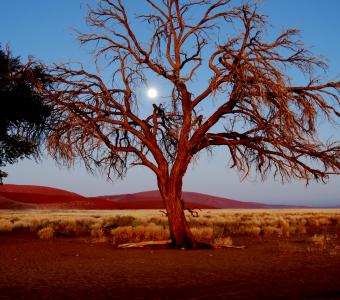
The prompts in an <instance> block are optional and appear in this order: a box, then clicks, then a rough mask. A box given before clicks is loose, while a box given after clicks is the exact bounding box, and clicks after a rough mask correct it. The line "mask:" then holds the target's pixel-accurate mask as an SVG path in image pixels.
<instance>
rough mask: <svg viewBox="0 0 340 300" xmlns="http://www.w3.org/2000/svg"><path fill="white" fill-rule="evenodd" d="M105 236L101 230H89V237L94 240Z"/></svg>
mask: <svg viewBox="0 0 340 300" xmlns="http://www.w3.org/2000/svg"><path fill="white" fill-rule="evenodd" d="M104 235H105V232H104V230H103V228H93V229H92V230H91V236H92V237H94V238H102V237H103V236H104Z"/></svg>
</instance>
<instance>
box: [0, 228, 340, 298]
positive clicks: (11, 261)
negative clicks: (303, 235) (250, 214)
mask: <svg viewBox="0 0 340 300" xmlns="http://www.w3.org/2000/svg"><path fill="white" fill-rule="evenodd" d="M235 244H243V245H245V246H246V248H245V249H244V250H239V249H226V250H196V251H181V250H151V249H143V250H136V249H135V250H133V249H129V250H117V249H113V248H112V246H110V245H108V244H91V243H85V242H84V241H82V240H79V239H66V238H63V239H61V238H60V239H55V240H49V241H42V240H39V239H37V238H36V237H34V236H30V235H28V234H2V235H0V299H73V300H76V299H126V300H130V299H340V273H339V270H340V251H338V250H336V249H337V248H334V249H331V250H330V249H326V250H325V249H321V248H318V247H315V246H313V247H310V244H307V243H304V242H297V241H295V242H294V241H289V242H288V241H279V240H266V241H263V240H255V239H244V240H242V239H239V240H235ZM307 249H309V250H308V251H307Z"/></svg>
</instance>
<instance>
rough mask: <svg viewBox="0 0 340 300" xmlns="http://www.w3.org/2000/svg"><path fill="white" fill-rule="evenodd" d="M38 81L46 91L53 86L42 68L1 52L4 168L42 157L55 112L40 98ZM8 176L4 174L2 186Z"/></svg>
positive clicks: (0, 159) (1, 158)
mask: <svg viewBox="0 0 340 300" xmlns="http://www.w3.org/2000/svg"><path fill="white" fill-rule="evenodd" d="M37 81H38V82H40V84H42V85H43V86H45V87H47V86H48V85H49V84H50V83H51V78H50V76H49V75H47V73H46V72H45V71H44V70H43V68H42V67H41V65H39V64H37V63H34V62H33V61H30V62H28V63H27V64H22V63H21V62H20V59H19V57H13V56H12V55H11V53H10V51H9V50H7V51H3V50H2V49H1V48H0V105H1V109H0V167H4V166H5V165H6V164H13V163H15V162H17V161H18V159H22V158H25V157H32V156H34V157H37V155H38V154H39V146H40V145H41V142H42V140H43V139H44V132H46V130H47V128H48V120H49V117H50V116H51V112H52V110H51V107H50V106H49V105H48V104H47V103H46V102H44V101H43V100H44V99H43V97H42V96H41V95H39V93H38V90H37V88H36V85H35V82H37ZM6 176H7V174H6V173H5V172H4V171H1V170H0V182H2V178H4V177H6Z"/></svg>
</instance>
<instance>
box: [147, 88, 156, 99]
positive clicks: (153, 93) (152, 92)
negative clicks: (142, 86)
mask: <svg viewBox="0 0 340 300" xmlns="http://www.w3.org/2000/svg"><path fill="white" fill-rule="evenodd" d="M146 94H147V96H148V97H149V98H150V99H155V98H156V97H157V96H158V91H157V90H156V89H155V88H149V89H148V90H147V92H146Z"/></svg>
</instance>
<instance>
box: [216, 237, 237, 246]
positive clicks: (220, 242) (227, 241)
mask: <svg viewBox="0 0 340 300" xmlns="http://www.w3.org/2000/svg"><path fill="white" fill-rule="evenodd" d="M213 245H214V246H215V247H229V246H232V245H233V240H232V239H231V237H219V238H215V239H214V241H213Z"/></svg>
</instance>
